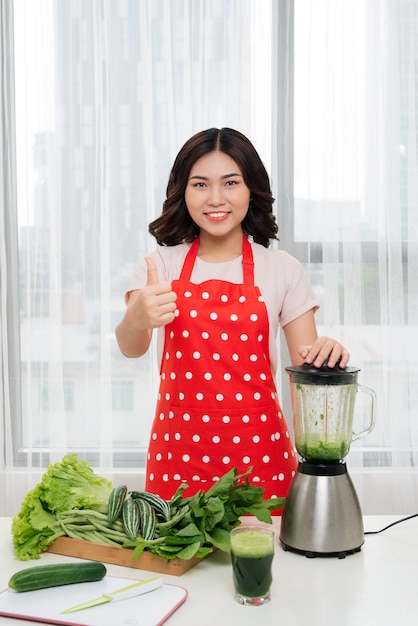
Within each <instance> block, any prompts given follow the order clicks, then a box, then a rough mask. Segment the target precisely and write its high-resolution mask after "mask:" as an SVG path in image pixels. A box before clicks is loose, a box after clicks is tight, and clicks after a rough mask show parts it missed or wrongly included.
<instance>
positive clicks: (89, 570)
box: [9, 561, 106, 591]
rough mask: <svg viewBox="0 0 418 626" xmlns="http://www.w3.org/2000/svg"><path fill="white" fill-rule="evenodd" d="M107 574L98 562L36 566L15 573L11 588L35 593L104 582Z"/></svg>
mask: <svg viewBox="0 0 418 626" xmlns="http://www.w3.org/2000/svg"><path fill="white" fill-rule="evenodd" d="M105 574H106V567H105V566H104V565H103V563H99V562H96V561H87V562H85V563H57V564H55V565H53V564H52V565H36V566H35V567H28V568H26V569H22V570H20V571H19V572H15V573H14V574H13V576H12V577H11V579H10V580H9V587H10V589H13V590H14V591H35V590H36V589H46V588H47V587H59V586H60V585H70V584H73V583H86V582H94V581H97V580H102V578H103V577H104V576H105Z"/></svg>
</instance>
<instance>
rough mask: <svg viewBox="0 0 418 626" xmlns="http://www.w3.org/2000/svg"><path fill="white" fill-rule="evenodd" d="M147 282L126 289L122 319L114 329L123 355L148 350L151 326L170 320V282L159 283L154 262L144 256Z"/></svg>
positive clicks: (173, 301) (172, 297)
mask: <svg viewBox="0 0 418 626" xmlns="http://www.w3.org/2000/svg"><path fill="white" fill-rule="evenodd" d="M145 261H146V264H147V283H146V285H145V287H144V288H143V289H138V290H134V291H132V292H131V293H130V296H129V300H128V305H127V307H126V311H125V315H124V317H123V320H122V321H121V322H120V324H119V325H118V326H117V328H116V330H115V334H116V340H117V342H118V345H119V349H120V351H121V352H122V354H124V355H125V356H127V357H132V358H136V357H140V356H142V355H143V354H145V352H146V351H147V350H148V347H149V344H150V342H151V336H152V330H153V328H159V327H161V326H165V325H166V324H169V323H170V322H172V321H173V320H174V314H175V311H176V300H177V294H176V293H175V292H174V291H173V290H172V288H171V284H170V283H160V282H159V279H158V270H157V266H156V265H155V262H154V260H153V259H151V258H150V257H145Z"/></svg>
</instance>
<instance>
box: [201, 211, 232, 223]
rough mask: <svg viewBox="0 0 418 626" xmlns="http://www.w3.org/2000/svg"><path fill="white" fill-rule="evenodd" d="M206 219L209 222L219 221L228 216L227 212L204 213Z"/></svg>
mask: <svg viewBox="0 0 418 626" xmlns="http://www.w3.org/2000/svg"><path fill="white" fill-rule="evenodd" d="M205 215H206V217H207V218H209V219H210V220H214V221H220V220H224V219H226V218H227V217H228V215H230V212H229V211H208V212H206V213H205Z"/></svg>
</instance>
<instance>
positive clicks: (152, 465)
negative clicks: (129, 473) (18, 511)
mask: <svg viewBox="0 0 418 626" xmlns="http://www.w3.org/2000/svg"><path fill="white" fill-rule="evenodd" d="M198 248H199V239H196V240H195V241H194V243H193V244H192V246H191V247H190V250H189V252H188V253H187V256H186V259H185V261H184V264H183V268H182V271H181V274H180V277H179V279H178V280H174V281H173V283H172V287H173V290H174V291H175V292H176V293H177V302H176V306H177V310H176V315H175V319H174V321H173V322H172V323H171V324H168V325H167V326H166V328H165V344H164V350H163V356H162V363H161V369H160V389H159V394H158V402H157V408H156V414H155V418H154V422H153V426H152V431H151V438H150V444H149V448H148V456H147V477H146V486H145V488H146V490H147V491H151V492H153V493H156V494H159V495H160V496H161V497H163V498H166V499H170V498H171V497H172V496H173V494H174V493H175V491H176V490H177V488H178V487H179V486H180V484H181V483H184V482H186V483H187V484H188V485H189V488H188V489H186V490H185V492H184V495H185V496H190V495H193V494H194V493H195V492H196V491H198V490H199V489H202V490H204V491H207V490H208V489H209V488H210V486H211V485H212V484H213V482H214V481H216V480H218V478H220V476H222V475H223V474H225V472H227V471H228V470H230V469H231V468H232V467H237V468H238V471H239V473H243V472H245V471H247V469H248V467H249V466H252V467H253V471H252V473H251V474H250V476H249V480H250V482H251V483H252V484H254V485H256V486H263V487H264V497H265V498H270V497H274V496H277V497H281V496H285V495H286V493H287V490H288V487H289V484H290V481H291V479H292V478H293V476H294V474H295V470H296V466H297V461H296V456H295V452H294V448H293V445H292V441H291V438H290V436H289V432H288V428H287V424H286V421H285V419H284V416H283V413H282V410H281V408H280V405H279V402H278V398H277V390H276V386H275V383H274V379H273V376H272V373H271V370H270V359H269V321H268V314H267V309H266V306H265V304H264V301H263V297H262V295H261V293H260V290H259V288H258V287H256V286H255V285H254V264H253V255H252V250H251V246H250V244H249V242H248V240H247V238H246V237H243V278H244V282H243V284H235V283H230V282H226V281H223V280H208V281H205V282H203V283H201V284H194V283H192V282H191V281H190V278H191V275H192V271H193V266H194V263H195V260H196V256H197V252H198Z"/></svg>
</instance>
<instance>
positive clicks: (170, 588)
mask: <svg viewBox="0 0 418 626" xmlns="http://www.w3.org/2000/svg"><path fill="white" fill-rule="evenodd" d="M131 582H136V581H134V580H132V579H126V578H117V577H113V576H105V577H104V578H103V580H100V581H98V582H90V583H77V584H74V585H63V586H60V587H49V588H48V589H39V590H37V591H24V592H19V593H17V592H16V591H13V590H12V589H5V590H4V591H3V592H1V593H0V615H4V616H7V617H15V618H19V619H26V620H33V621H38V622H47V623H51V624H66V625H71V626H136V625H138V626H158V625H159V624H163V623H164V622H165V621H166V619H168V617H169V616H170V615H171V614H172V613H173V612H174V611H175V610H176V609H177V608H178V607H179V606H180V605H181V604H182V603H183V602H184V601H185V600H186V598H187V590H186V589H184V587H179V586H178V585H163V586H162V587H160V588H159V589H156V590H155V591H151V592H149V593H145V594H143V595H141V596H136V597H135V598H128V599H127V600H120V601H117V602H108V603H107V604H102V605H100V606H96V607H93V608H91V609H84V610H82V611H77V612H75V613H68V614H66V615H61V611H64V610H65V609H68V608H70V607H72V606H75V605H77V604H81V603H82V602H87V601H88V600H93V598H97V597H99V596H101V595H102V594H103V593H106V592H109V591H115V590H116V589H120V588H121V587H124V586H125V585H128V584H129V583H131Z"/></svg>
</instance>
